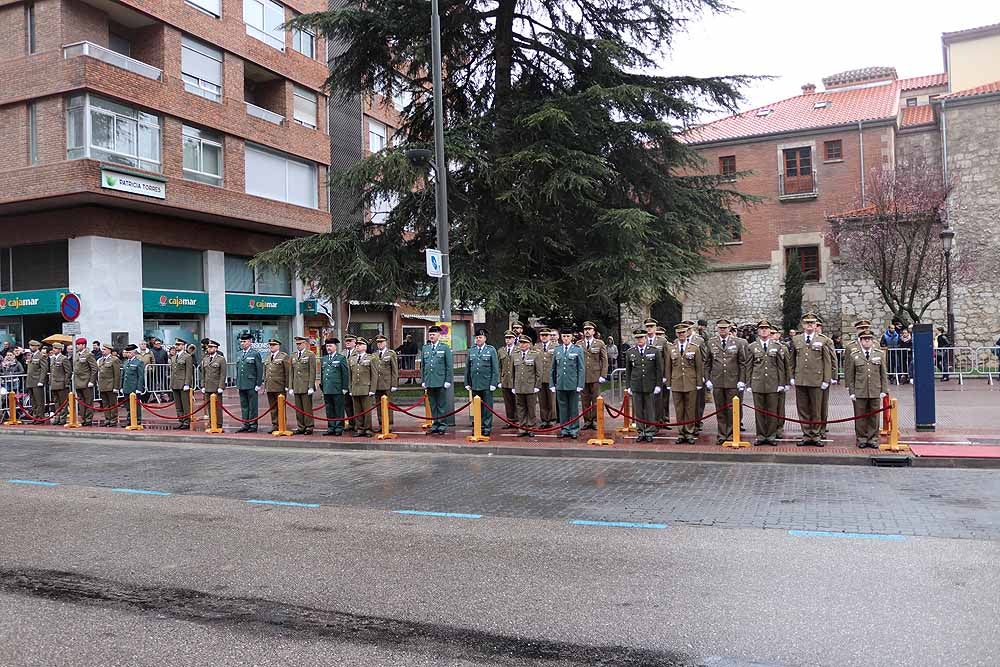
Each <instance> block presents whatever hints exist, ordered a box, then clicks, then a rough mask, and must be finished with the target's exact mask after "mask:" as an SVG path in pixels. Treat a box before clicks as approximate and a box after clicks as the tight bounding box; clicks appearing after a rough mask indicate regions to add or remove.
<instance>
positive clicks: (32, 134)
mask: <svg viewBox="0 0 1000 667" xmlns="http://www.w3.org/2000/svg"><path fill="white" fill-rule="evenodd" d="M28 162H29V163H30V164H38V109H37V108H36V107H35V103H34V102H28Z"/></svg>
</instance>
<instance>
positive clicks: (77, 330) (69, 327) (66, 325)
mask: <svg viewBox="0 0 1000 667" xmlns="http://www.w3.org/2000/svg"><path fill="white" fill-rule="evenodd" d="M62 332H63V335H65V336H79V335H80V334H82V333H83V327H82V326H80V323H79V322H63V324H62Z"/></svg>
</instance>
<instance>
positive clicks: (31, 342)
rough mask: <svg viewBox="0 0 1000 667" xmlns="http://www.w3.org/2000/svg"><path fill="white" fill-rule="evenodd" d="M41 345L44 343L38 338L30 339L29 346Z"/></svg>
mask: <svg viewBox="0 0 1000 667" xmlns="http://www.w3.org/2000/svg"><path fill="white" fill-rule="evenodd" d="M41 346H42V344H41V343H39V342H38V341H37V340H29V341H28V347H41Z"/></svg>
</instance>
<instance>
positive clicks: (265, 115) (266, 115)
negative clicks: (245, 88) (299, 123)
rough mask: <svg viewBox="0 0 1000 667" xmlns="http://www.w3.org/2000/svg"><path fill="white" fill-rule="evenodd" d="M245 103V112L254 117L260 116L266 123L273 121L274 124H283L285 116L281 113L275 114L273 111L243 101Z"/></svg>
mask: <svg viewBox="0 0 1000 667" xmlns="http://www.w3.org/2000/svg"><path fill="white" fill-rule="evenodd" d="M245 104H246V105H247V113H248V114H250V115H251V116H253V117H254V118H260V119H261V120H266V121H267V122H268V123H274V124H275V125H283V124H284V122H285V117H284V116H282V115H281V114H276V113H274V112H273V111H268V110H267V109H265V108H263V107H259V106H257V105H256V104H250V103H249V102H246V103H245Z"/></svg>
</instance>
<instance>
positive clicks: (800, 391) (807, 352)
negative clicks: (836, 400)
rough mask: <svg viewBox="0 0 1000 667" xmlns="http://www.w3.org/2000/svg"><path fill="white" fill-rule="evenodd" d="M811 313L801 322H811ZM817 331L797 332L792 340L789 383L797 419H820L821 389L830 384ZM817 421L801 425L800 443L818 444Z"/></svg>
mask: <svg viewBox="0 0 1000 667" xmlns="http://www.w3.org/2000/svg"><path fill="white" fill-rule="evenodd" d="M815 319H816V316H815V315H813V314H812V313H808V314H806V316H805V317H803V318H802V321H803V323H807V322H810V321H815ZM824 338H825V337H824V336H823V335H822V334H820V333H816V332H813V333H812V334H806V333H801V334H799V335H797V336H795V338H793V339H792V352H791V354H792V380H791V382H792V384H793V385H795V404H796V406H797V407H798V411H799V419H801V420H803V421H810V422H819V421H820V420H821V419H822V416H823V415H822V401H823V389H826V388H828V387H829V386H830V380H831V378H832V377H833V365H832V363H831V359H830V352H829V348H828V347H827V345H826V341H825V340H824ZM821 440H822V428H821V426H820V424H818V423H817V424H802V442H801V443H799V445H800V446H805V445H816V446H818V447H822V446H823V443H822V441H821Z"/></svg>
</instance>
